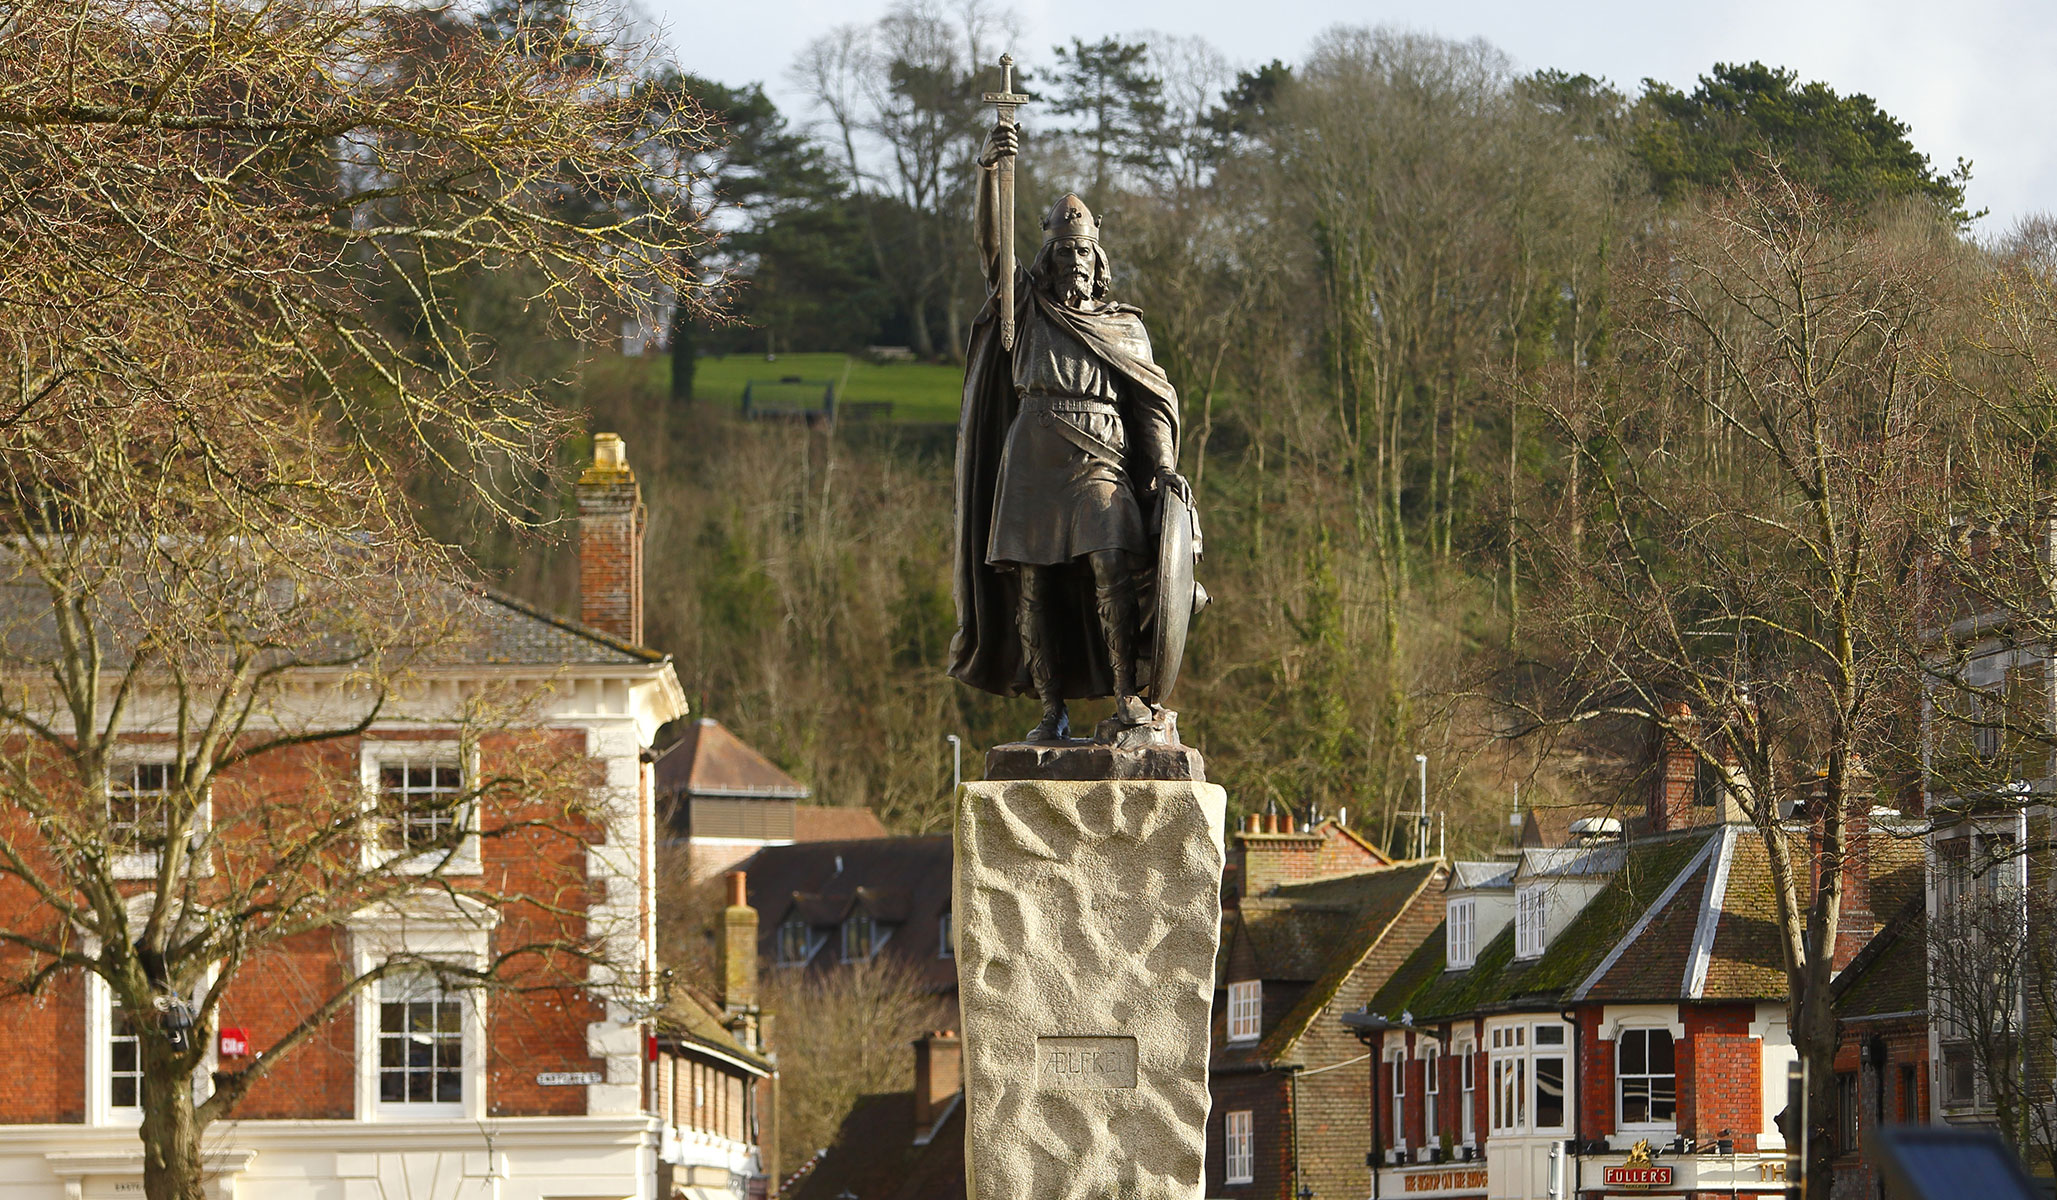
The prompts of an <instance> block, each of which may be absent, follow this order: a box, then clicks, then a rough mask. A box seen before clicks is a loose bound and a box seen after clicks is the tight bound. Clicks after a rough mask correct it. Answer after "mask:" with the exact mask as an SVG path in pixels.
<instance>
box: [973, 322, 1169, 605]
mask: <svg viewBox="0 0 2057 1200" xmlns="http://www.w3.org/2000/svg"><path fill="white" fill-rule="evenodd" d="M1121 315H1122V316H1126V317H1127V318H1128V321H1129V322H1131V323H1133V324H1134V326H1135V331H1136V333H1137V334H1138V335H1139V336H1140V334H1141V332H1142V322H1140V321H1137V320H1135V318H1134V316H1133V315H1130V314H1121ZM1119 380H1120V377H1119V376H1118V375H1116V374H1115V372H1114V371H1113V369H1112V368H1110V367H1109V366H1108V365H1107V364H1106V363H1105V362H1104V361H1102V360H1101V359H1100V358H1098V357H1097V356H1095V355H1094V354H1093V353H1092V352H1091V351H1089V350H1087V349H1086V348H1085V346H1084V345H1083V344H1082V343H1081V342H1080V341H1079V340H1078V339H1077V338H1076V337H1073V336H1072V335H1071V333H1070V332H1069V331H1067V330H1065V329H1064V328H1062V327H1060V326H1059V325H1057V324H1056V323H1055V322H1053V321H1051V320H1050V319H1048V318H1047V317H1045V316H1044V315H1043V314H1042V313H1041V312H1040V311H1035V310H1031V312H1030V316H1029V320H1028V322H1027V324H1026V325H1025V327H1023V328H1022V330H1021V339H1020V342H1019V343H1018V344H1017V345H1016V347H1015V350H1014V390H1015V392H1016V394H1018V395H1019V396H1020V397H1021V408H1020V410H1019V411H1018V412H1017V413H1016V414H1015V418H1014V422H1013V424H1012V426H1011V427H1010V428H1009V429H1008V432H1007V447H1006V449H1005V450H1004V451H1003V452H1002V453H1001V458H1000V477H999V480H998V482H997V484H996V485H995V488H994V497H993V528H992V536H991V538H990V540H989V541H988V543H987V546H986V561H987V562H989V563H992V564H995V565H1001V564H1008V563H1019V564H1032V565H1037V566H1055V565H1058V564H1060V563H1067V562H1070V561H1071V560H1073V559H1075V558H1079V557H1081V556H1083V555H1087V554H1091V553H1092V552H1093V551H1095V550H1126V551H1128V552H1129V553H1131V554H1140V553H1142V552H1143V551H1144V542H1143V516H1142V510H1141V509H1140V508H1139V507H1138V505H1137V504H1136V496H1135V492H1134V490H1133V489H1131V487H1130V486H1129V478H1128V471H1127V469H1126V467H1125V465H1124V462H1123V460H1124V458H1125V457H1126V455H1127V451H1128V434H1127V431H1126V430H1125V429H1124V428H1123V423H1122V415H1121V407H1120V406H1121V389H1120V383H1119Z"/></svg>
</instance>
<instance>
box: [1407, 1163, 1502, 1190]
mask: <svg viewBox="0 0 2057 1200" xmlns="http://www.w3.org/2000/svg"><path fill="white" fill-rule="evenodd" d="M1402 1178H1404V1179H1405V1180H1406V1183H1405V1184H1404V1185H1403V1186H1402V1190H1404V1191H1409V1192H1440V1191H1445V1190H1448V1189H1451V1188H1483V1187H1485V1186H1486V1169H1485V1168H1484V1167H1452V1168H1449V1169H1447V1170H1442V1171H1420V1172H1412V1173H1409V1174H1407V1175H1405V1176H1403V1177H1402Z"/></svg>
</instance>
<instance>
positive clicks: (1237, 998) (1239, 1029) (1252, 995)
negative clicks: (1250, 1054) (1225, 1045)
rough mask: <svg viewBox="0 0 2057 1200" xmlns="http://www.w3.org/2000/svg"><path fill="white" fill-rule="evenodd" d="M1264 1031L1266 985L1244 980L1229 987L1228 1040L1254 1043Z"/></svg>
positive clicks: (1260, 982)
mask: <svg viewBox="0 0 2057 1200" xmlns="http://www.w3.org/2000/svg"><path fill="white" fill-rule="evenodd" d="M1263 1030H1264V983H1263V981H1261V980H1256V979H1244V980H1240V981H1238V982H1236V983H1231V984H1229V985H1228V1040H1229V1041H1232V1042H1254V1041H1256V1040H1257V1038H1258V1036H1259V1035H1260V1034H1261V1033H1263Z"/></svg>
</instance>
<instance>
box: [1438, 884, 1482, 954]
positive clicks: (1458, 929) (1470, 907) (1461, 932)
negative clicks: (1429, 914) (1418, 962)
mask: <svg viewBox="0 0 2057 1200" xmlns="http://www.w3.org/2000/svg"><path fill="white" fill-rule="evenodd" d="M1443 957H1444V959H1445V960H1446V963H1445V965H1446V966H1448V967H1450V968H1453V969H1454V968H1459V967H1468V966H1470V965H1471V964H1472V963H1474V962H1476V961H1477V960H1478V900H1477V898H1475V897H1472V896H1462V897H1459V898H1458V899H1455V900H1452V901H1450V904H1449V907H1448V908H1447V909H1446V910H1445V913H1444V921H1443Z"/></svg>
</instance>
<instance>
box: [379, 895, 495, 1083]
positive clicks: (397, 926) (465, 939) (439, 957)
mask: <svg viewBox="0 0 2057 1200" xmlns="http://www.w3.org/2000/svg"><path fill="white" fill-rule="evenodd" d="M499 923H500V914H499V913H498V911H496V910H495V909H493V908H492V907H491V906H490V905H487V904H484V903H481V902H480V901H477V900H472V899H469V898H467V897H462V896H453V895H450V894H448V893H444V892H427V891H423V892H416V893H414V894H412V895H410V896H407V897H405V898H403V899H402V900H399V901H396V902H392V903H388V904H381V905H376V906H373V907H372V908H370V909H367V910H365V911H363V912H361V913H358V914H356V915H354V916H353V917H351V918H350V922H349V927H350V949H351V965H352V966H353V968H354V969H355V970H356V972H357V974H358V975H360V976H361V975H363V974H364V973H366V972H368V971H371V970H372V969H374V968H375V967H377V966H378V965H379V964H380V963H382V962H386V961H388V960H390V959H393V958H395V957H400V956H403V955H404V956H407V957H409V958H414V959H419V960H425V961H424V969H427V963H428V962H431V961H433V962H444V963H449V964H451V965H453V966H463V967H470V968H472V969H482V968H484V966H485V964H486V957H487V954H488V950H489V945H490V941H491V938H492V933H493V929H494V927H495V926H497V925H498V924H499ZM458 994H459V996H460V998H461V999H462V1001H463V1006H464V1007H463V1022H462V1023H463V1031H464V1050H463V1064H464V1086H463V1092H464V1099H463V1100H462V1101H460V1102H459V1103H456V1104H422V1103H407V1102H394V1103H388V1102H385V1101H382V1100H380V1099H379V1003H380V995H381V988H380V986H379V984H377V983H373V984H371V985H368V986H366V987H364V988H363V989H361V990H359V992H358V993H357V997H356V1010H357V1104H356V1115H357V1120H359V1121H379V1122H393V1123H405V1122H408V1121H434V1120H461V1121H468V1122H478V1121H483V1120H485V1119H486V1113H487V1108H486V1065H485V1064H486V999H485V994H484V993H483V992H481V991H478V990H476V989H463V990H461V991H460V992H459V993H458Z"/></svg>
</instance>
